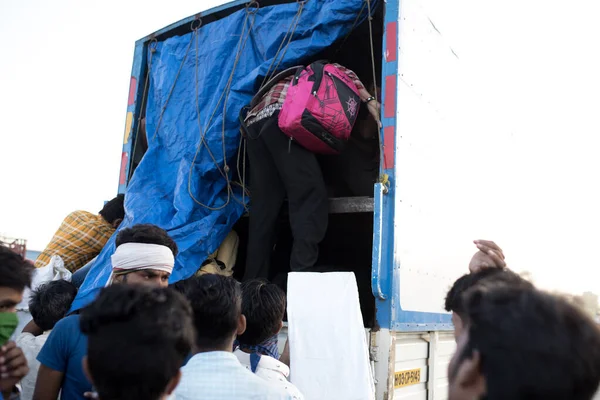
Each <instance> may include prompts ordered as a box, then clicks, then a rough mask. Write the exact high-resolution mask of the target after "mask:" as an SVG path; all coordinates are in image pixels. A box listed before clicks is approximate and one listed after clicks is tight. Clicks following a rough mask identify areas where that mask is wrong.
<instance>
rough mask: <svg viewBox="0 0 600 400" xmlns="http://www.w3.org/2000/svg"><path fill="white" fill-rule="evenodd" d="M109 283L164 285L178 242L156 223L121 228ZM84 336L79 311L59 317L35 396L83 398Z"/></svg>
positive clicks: (86, 387) (43, 399)
mask: <svg viewBox="0 0 600 400" xmlns="http://www.w3.org/2000/svg"><path fill="white" fill-rule="evenodd" d="M115 244H116V245H117V250H116V251H115V253H114V254H113V255H112V257H111V264H112V274H111V277H110V279H109V284H142V285H149V286H158V287H167V286H168V285H169V277H170V276H171V272H172V271H173V266H174V265H175V256H177V251H178V250H177V244H175V242H174V241H173V239H171V237H169V235H168V234H167V232H166V231H164V230H163V229H161V228H159V227H157V226H155V225H148V224H145V225H136V226H134V227H132V228H127V229H123V230H122V231H120V232H119V234H118V235H117V239H116V241H115ZM86 354H87V338H86V336H85V335H83V334H82V333H81V329H80V326H79V315H72V316H69V317H67V318H64V319H63V320H61V321H59V322H58V323H57V324H56V326H55V327H54V329H53V330H52V332H51V334H50V336H49V337H48V339H47V341H46V344H45V345H44V347H43V348H42V350H41V351H40V353H39V355H38V361H39V362H40V363H41V365H40V370H39V373H38V380H37V384H36V388H35V393H34V396H33V399H34V400H56V399H57V398H58V394H59V392H61V390H62V394H61V398H62V399H78V398H82V396H83V394H84V393H86V392H91V390H92V384H91V383H90V382H89V381H88V379H87V377H86V376H85V374H84V372H83V367H82V361H83V358H84V357H85V356H86Z"/></svg>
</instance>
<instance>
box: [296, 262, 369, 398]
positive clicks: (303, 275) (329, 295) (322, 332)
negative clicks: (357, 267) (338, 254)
mask: <svg viewBox="0 0 600 400" xmlns="http://www.w3.org/2000/svg"><path fill="white" fill-rule="evenodd" d="M307 293H310V296H307ZM287 301H288V306H287V307H288V308H287V311H288V334H289V338H290V355H291V365H290V368H291V370H292V375H291V381H292V383H293V384H294V385H296V386H297V387H298V389H299V390H300V391H301V392H302V394H303V395H304V398H305V399H307V400H330V399H344V400H370V399H374V398H375V384H374V380H373V375H372V371H371V363H370V360H369V348H368V345H367V338H366V335H365V330H364V325H363V320H362V315H361V312H360V303H359V300H358V287H357V285H356V278H355V277H354V274H353V273H351V272H330V273H312V272H292V273H290V274H289V275H288V293H287Z"/></svg>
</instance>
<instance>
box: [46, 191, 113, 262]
mask: <svg viewBox="0 0 600 400" xmlns="http://www.w3.org/2000/svg"><path fill="white" fill-rule="evenodd" d="M123 199H124V196H123V195H119V196H117V197H116V198H114V199H112V200H111V201H109V202H108V203H106V204H105V205H104V208H102V210H101V211H100V212H99V213H98V214H92V213H90V212H87V211H74V212H72V213H70V214H69V215H67V217H66V218H65V219H64V220H63V222H62V223H61V224H60V227H59V228H58V230H57V231H56V233H55V234H54V236H53V237H52V239H51V240H50V243H49V244H48V246H46V248H45V249H44V251H43V252H42V253H41V254H40V255H39V256H38V258H37V259H36V261H35V266H36V268H41V267H44V266H46V265H47V264H48V263H49V262H50V260H51V258H52V256H55V255H56V256H59V257H60V258H62V260H63V262H64V264H65V267H66V268H67V269H68V270H69V271H71V272H75V271H77V270H79V269H80V268H81V267H83V266H84V265H85V264H87V263H88V262H89V261H90V260H92V259H93V258H94V257H96V256H97V255H98V254H99V253H100V251H102V248H103V247H104V245H105V244H106V242H107V241H108V239H110V237H111V236H112V234H113V233H114V232H115V229H116V228H117V227H118V226H119V224H120V223H121V221H122V220H123V218H124V216H125V211H124V208H123Z"/></svg>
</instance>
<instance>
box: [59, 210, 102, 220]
mask: <svg viewBox="0 0 600 400" xmlns="http://www.w3.org/2000/svg"><path fill="white" fill-rule="evenodd" d="M96 217H97V215H96V214H94V213H91V212H89V211H84V210H76V211H73V212H71V213H69V215H67V216H66V218H65V220H69V219H74V220H81V219H84V220H90V219H95V218H96Z"/></svg>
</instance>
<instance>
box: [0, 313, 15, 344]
mask: <svg viewBox="0 0 600 400" xmlns="http://www.w3.org/2000/svg"><path fill="white" fill-rule="evenodd" d="M17 325H19V318H17V313H14V312H0V346H4V345H5V344H6V342H8V339H10V337H11V336H12V334H13V333H14V332H15V330H16V329H17Z"/></svg>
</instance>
